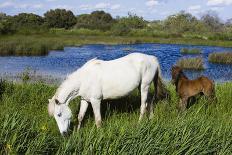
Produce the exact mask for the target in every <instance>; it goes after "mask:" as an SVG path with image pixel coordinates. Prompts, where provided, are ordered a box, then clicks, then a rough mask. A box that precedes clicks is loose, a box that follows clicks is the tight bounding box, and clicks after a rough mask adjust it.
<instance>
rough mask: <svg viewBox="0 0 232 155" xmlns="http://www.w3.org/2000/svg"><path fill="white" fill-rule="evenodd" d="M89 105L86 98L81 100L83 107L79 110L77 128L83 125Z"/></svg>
mask: <svg viewBox="0 0 232 155" xmlns="http://www.w3.org/2000/svg"><path fill="white" fill-rule="evenodd" d="M88 105H89V103H88V102H87V101H85V100H81V107H80V111H79V114H78V127H77V129H78V130H79V129H80V127H81V122H82V120H83V118H84V116H85V112H86V110H87V108H88Z"/></svg>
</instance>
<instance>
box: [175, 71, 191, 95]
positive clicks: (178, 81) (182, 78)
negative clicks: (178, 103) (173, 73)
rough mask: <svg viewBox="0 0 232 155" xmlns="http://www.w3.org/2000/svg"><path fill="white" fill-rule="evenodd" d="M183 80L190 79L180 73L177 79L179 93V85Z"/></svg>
mask: <svg viewBox="0 0 232 155" xmlns="http://www.w3.org/2000/svg"><path fill="white" fill-rule="evenodd" d="M181 80H188V77H187V76H185V75H184V73H180V74H179V75H178V76H177V78H176V83H175V84H176V92H178V87H179V83H180V81H181Z"/></svg>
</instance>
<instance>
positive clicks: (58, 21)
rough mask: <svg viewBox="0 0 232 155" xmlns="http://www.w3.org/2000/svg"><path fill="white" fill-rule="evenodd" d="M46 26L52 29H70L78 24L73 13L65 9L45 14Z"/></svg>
mask: <svg viewBox="0 0 232 155" xmlns="http://www.w3.org/2000/svg"><path fill="white" fill-rule="evenodd" d="M44 17H45V22H46V25H47V26H48V27H50V28H65V29H68V28H70V27H72V26H73V25H74V24H75V23H76V17H75V16H74V14H73V12H72V11H70V10H65V9H55V10H49V11H47V12H46V13H45V14H44Z"/></svg>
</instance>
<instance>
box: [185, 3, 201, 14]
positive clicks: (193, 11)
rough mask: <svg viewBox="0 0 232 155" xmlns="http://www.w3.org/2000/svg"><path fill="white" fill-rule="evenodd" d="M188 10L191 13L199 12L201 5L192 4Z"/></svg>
mask: <svg viewBox="0 0 232 155" xmlns="http://www.w3.org/2000/svg"><path fill="white" fill-rule="evenodd" d="M187 10H188V12H190V13H193V14H197V13H199V12H201V6H200V5H192V6H190V7H188V9H187Z"/></svg>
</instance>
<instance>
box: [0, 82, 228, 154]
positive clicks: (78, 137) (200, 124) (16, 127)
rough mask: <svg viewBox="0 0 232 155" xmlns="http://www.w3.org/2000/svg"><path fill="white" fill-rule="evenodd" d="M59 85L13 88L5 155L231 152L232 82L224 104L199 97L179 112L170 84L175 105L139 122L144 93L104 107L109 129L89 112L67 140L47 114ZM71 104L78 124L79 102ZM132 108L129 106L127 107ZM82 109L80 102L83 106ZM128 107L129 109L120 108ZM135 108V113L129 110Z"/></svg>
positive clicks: (5, 114) (0, 132) (162, 105)
mask: <svg viewBox="0 0 232 155" xmlns="http://www.w3.org/2000/svg"><path fill="white" fill-rule="evenodd" d="M55 89H56V87H54V86H48V85H45V84H42V83H35V84H7V86H6V90H5V91H4V93H3V100H2V102H1V104H0V123H1V126H0V154H80V153H81V154H231V153H232V148H231V145H232V132H231V130H232V120H231V113H232V104H231V100H232V96H231V93H232V83H224V84H216V96H217V99H218V103H217V104H215V105H213V104H211V103H209V102H208V101H207V100H206V99H204V98H199V99H198V100H197V101H196V103H195V104H194V105H193V106H191V107H190V108H189V109H188V110H187V111H186V112H184V113H182V114H180V113H178V112H177V110H176V104H178V97H177V95H176V92H175V89H174V86H172V85H168V89H169V90H170V92H171V100H170V101H160V102H159V103H158V104H157V105H156V107H155V109H154V115H155V116H154V118H153V119H152V120H147V119H146V118H144V120H143V122H141V123H138V117H139V106H137V108H136V106H135V105H136V104H138V105H139V103H140V97H139V96H138V94H139V93H138V92H134V93H133V94H132V95H130V96H128V97H126V98H125V99H123V100H116V101H115V102H114V103H115V107H114V108H113V107H112V103H111V102H110V103H109V104H108V105H107V106H106V104H107V103H104V104H102V107H104V106H105V107H107V108H106V109H102V113H103V115H102V118H103V126H102V127H101V128H100V129H97V128H96V127H95V125H94V118H93V115H92V109H91V108H90V109H89V110H90V111H87V116H86V117H85V122H84V124H83V127H82V128H81V130H80V131H76V130H75V129H74V131H71V135H70V136H69V137H62V136H61V135H60V133H59V131H58V128H57V125H56V122H55V120H54V118H52V117H49V116H48V113H47V104H48V100H47V99H48V98H51V96H52V95H54V93H55ZM77 103H79V99H77V100H75V101H73V102H71V103H70V106H71V109H72V111H73V120H72V121H74V123H76V112H78V111H79V110H75V109H77V107H76V104H77ZM127 104H128V106H126V105H127ZM78 105H79V104H78ZM119 105H122V106H123V108H122V109H124V110H120V109H119ZM131 106H132V107H133V110H132V111H129V110H128V107H131Z"/></svg>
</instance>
